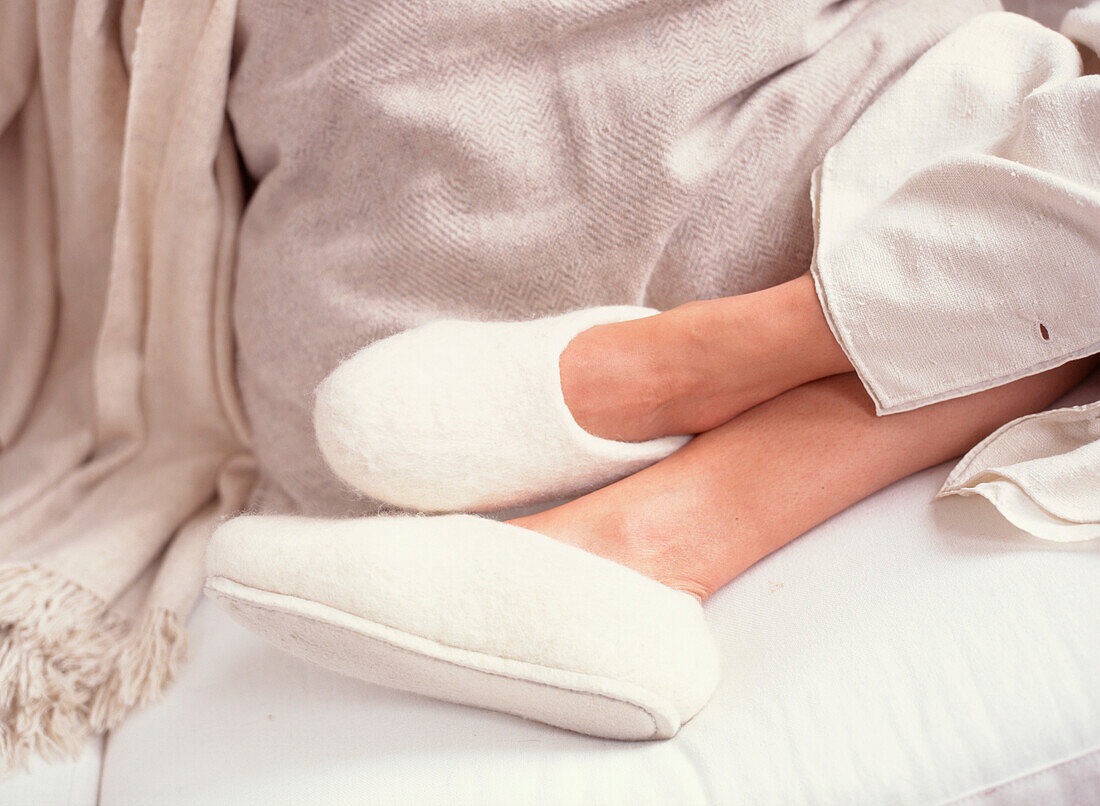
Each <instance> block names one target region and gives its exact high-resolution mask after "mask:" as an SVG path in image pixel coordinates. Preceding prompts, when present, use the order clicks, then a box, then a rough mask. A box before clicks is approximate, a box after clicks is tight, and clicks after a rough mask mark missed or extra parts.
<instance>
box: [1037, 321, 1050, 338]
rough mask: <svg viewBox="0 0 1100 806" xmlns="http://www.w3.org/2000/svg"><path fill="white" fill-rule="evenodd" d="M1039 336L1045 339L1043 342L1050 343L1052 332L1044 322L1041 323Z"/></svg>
mask: <svg viewBox="0 0 1100 806" xmlns="http://www.w3.org/2000/svg"><path fill="white" fill-rule="evenodd" d="M1039 335H1040V336H1042V337H1043V341H1050V331H1049V330H1047V326H1046V325H1044V324H1043V323H1042V322H1040V323H1039Z"/></svg>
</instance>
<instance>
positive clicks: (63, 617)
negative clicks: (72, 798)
mask: <svg viewBox="0 0 1100 806" xmlns="http://www.w3.org/2000/svg"><path fill="white" fill-rule="evenodd" d="M185 654H186V633H185V631H184V629H183V625H182V623H181V621H180V619H179V617H178V616H177V615H176V614H175V613H173V612H171V611H169V610H166V609H164V608H155V609H152V610H150V611H148V612H146V613H145V615H144V616H143V617H142V618H141V620H140V621H137V622H136V623H130V622H128V621H126V620H125V619H122V618H120V617H118V616H117V615H116V614H114V613H113V612H111V610H110V608H109V607H108V606H107V604H106V603H105V602H104V601H103V600H102V599H100V598H99V597H98V596H96V595H95V594H94V593H92V592H91V591H88V590H87V589H85V588H82V587H81V586H79V585H77V584H76V583H75V582H73V581H71V580H69V579H66V578H64V577H62V576H61V575H59V574H57V573H55V572H53V571H50V570H48V569H45V568H41V567H39V566H36V565H33V564H18V565H15V564H13V565H6V566H0V775H3V774H7V773H10V772H12V771H14V770H17V769H23V768H25V767H26V766H27V764H28V763H29V761H30V759H31V758H32V757H33V756H35V755H38V756H41V757H42V758H44V759H45V760H47V761H60V760H64V759H72V758H75V757H76V756H77V755H78V754H79V753H80V751H81V749H82V748H83V746H84V742H85V740H86V738H87V736H88V735H89V734H91V733H100V732H102V731H105V730H108V729H110V728H112V727H114V726H115V725H117V724H118V723H119V722H120V721H121V720H122V718H123V717H125V716H126V714H127V713H129V712H130V710H131V709H133V708H134V707H137V706H142V705H147V704H149V703H151V702H153V701H155V700H157V699H159V698H160V697H161V696H162V695H163V693H164V691H165V689H166V688H167V687H168V686H169V685H170V684H171V683H172V682H173V681H174V680H175V677H176V673H177V671H178V669H179V666H180V663H181V661H182V659H183V657H184V655H185Z"/></svg>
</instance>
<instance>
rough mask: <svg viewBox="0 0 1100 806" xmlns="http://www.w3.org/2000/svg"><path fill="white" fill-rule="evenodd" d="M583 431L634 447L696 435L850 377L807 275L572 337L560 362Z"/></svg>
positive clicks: (564, 387) (569, 399)
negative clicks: (827, 380) (792, 392)
mask: <svg viewBox="0 0 1100 806" xmlns="http://www.w3.org/2000/svg"><path fill="white" fill-rule="evenodd" d="M560 370H561V381H562V391H563V393H564V395H565V401H566V405H567V406H568V407H569V409H570V411H571V412H572V413H573V416H574V418H575V419H576V420H577V422H578V423H579V424H580V425H581V427H582V428H584V429H585V430H587V431H589V432H591V433H593V434H595V435H597V436H601V437H606V438H609V439H622V440H626V441H642V440H646V439H652V438H654V437H659V436H666V435H669V434H685V433H701V432H703V431H707V430H709V429H711V428H715V427H717V426H719V425H721V424H722V423H724V422H726V421H728V420H729V419H731V418H732V417H734V416H736V415H737V414H739V413H740V412H742V411H744V410H746V409H748V408H751V407H752V406H755V405H757V404H759V403H762V402H764V401H765V400H769V399H771V398H772V397H775V396H776V395H779V394H782V393H783V392H785V391H787V390H788V389H792V388H794V387H795V386H800V385H802V384H804V383H808V382H810V381H814V380H817V379H818V378H822V377H827V376H829V375H834V374H838V373H841V372H849V371H851V365H850V364H849V362H848V359H847V357H846V356H845V354H844V352H843V350H841V348H840V346H839V345H838V344H837V342H836V340H835V339H834V338H833V336H832V333H831V331H830V330H829V326H828V323H827V322H826V320H825V316H824V314H823V313H822V311H821V307H820V305H819V303H818V299H817V294H816V291H815V290H814V286H813V281H812V279H811V278H810V276H809V275H808V274H806V275H803V276H802V277H799V278H797V279H795V280H792V281H790V282H788V283H783V284H781V285H779V286H775V287H773V288H768V289H765V290H763V291H759V292H754V293H752V294H745V295H741V296H737V297H725V298H721V299H714V300H703V301H698V302H689V303H686V304H684V305H680V306H678V307H676V308H673V309H671V310H669V311H665V312H664V313H661V314H658V315H656V316H651V317H646V318H643V319H635V320H630V321H627V322H620V323H614V324H609V325H601V326H599V327H595V328H592V329H590V330H588V331H585V332H584V333H581V334H579V335H578V336H577V337H576V338H575V339H573V341H572V342H571V343H570V344H569V345H568V346H567V347H566V349H565V350H564V351H563V353H562V356H561V360H560Z"/></svg>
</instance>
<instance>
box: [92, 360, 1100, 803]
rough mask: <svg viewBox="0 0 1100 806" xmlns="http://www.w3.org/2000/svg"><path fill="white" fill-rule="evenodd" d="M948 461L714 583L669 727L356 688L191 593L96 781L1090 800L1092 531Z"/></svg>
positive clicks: (486, 793) (276, 788) (669, 799)
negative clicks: (188, 657)
mask: <svg viewBox="0 0 1100 806" xmlns="http://www.w3.org/2000/svg"><path fill="white" fill-rule="evenodd" d="M1089 386H1090V387H1091V388H1092V389H1091V390H1092V391H1093V392H1095V391H1097V388H1096V387H1098V386H1100V375H1096V376H1094V377H1093V378H1092V380H1091V381H1090V383H1089ZM1088 391H1089V390H1081V391H1079V392H1078V393H1077V395H1075V397H1082V398H1083V397H1086V396H1087V394H1088ZM1071 402H1072V401H1071ZM946 470H947V467H946V466H942V467H938V468H933V469H931V470H928V471H925V472H923V473H920V474H917V475H916V476H913V477H911V478H909V479H906V480H905V481H903V482H900V483H898V484H895V485H894V486H892V487H890V488H888V489H886V490H883V491H881V492H880V493H878V494H876V495H875V496H872V497H871V498H869V499H867V500H866V501H864V502H862V503H860V504H858V505H857V506H855V507H852V508H851V509H849V510H847V511H846V512H844V513H842V514H841V515H839V516H837V517H835V518H833V519H832V520H830V521H829V522H827V523H825V524H823V525H821V526H820V527H818V528H817V529H815V530H813V531H812V532H811V533H809V534H807V535H806V536H804V537H803V538H801V539H800V540H798V541H795V543H793V544H792V545H790V546H789V547H787V548H785V549H783V550H782V551H780V552H778V553H776V554H774V555H773V556H771V557H769V558H768V559H766V560H765V561H763V562H761V563H759V564H758V565H757V566H756V567H754V568H752V569H751V570H750V571H749V572H747V573H746V574H744V575H743V576H742V577H740V578H739V579H738V580H736V581H735V582H733V583H732V584H731V585H729V586H727V587H726V588H725V589H724V590H723V591H721V592H720V593H719V594H718V595H717V596H715V597H714V598H713V599H712V600H711V601H710V602H709V603H708V605H707V616H708V619H709V620H710V621H711V623H712V624H713V626H714V628H715V630H716V632H717V634H718V635H719V641H720V644H721V646H722V648H723V650H724V661H725V679H724V682H723V684H722V685H721V686H720V688H719V690H718V693H717V694H716V695H715V698H714V700H713V701H712V702H711V704H710V705H709V706H708V707H707V708H706V709H705V710H704V711H703V713H702V714H701V715H700V716H699V717H697V718H696V719H695V720H694V721H693V722H691V723H690V724H689V725H687V726H686V727H685V728H684V730H683V731H682V732H681V733H680V735H679V736H678V737H677V738H675V739H673V740H672V741H669V742H665V743H653V744H620V743H616V742H609V741H600V740H596V739H591V738H587V737H583V736H577V735H573V734H568V733H564V732H561V731H558V730H555V729H552V728H547V727H544V726H542V725H537V724H528V723H524V722H521V721H519V720H517V719H514V718H511V717H507V716H502V715H499V714H493V713H488V712H484V711H478V710H474V709H469V708H464V707H461V706H455V705H449V704H444V703H438V702H434V701H429V700H425V699H419V698H416V697H412V696H408V695H402V694H397V693H392V692H389V691H384V690H381V689H377V688H371V687H368V686H365V685H363V684H360V683H358V682H356V681H353V680H350V679H345V678H341V677H339V676H337V675H335V674H332V673H329V672H325V671H323V670H321V669H318V668H314V667H312V666H310V665H308V664H306V663H304V662H302V661H299V660H297V659H295V658H292V657H290V656H286V655H283V654H281V653H279V652H278V651H276V650H275V649H272V648H269V647H268V646H267V645H265V644H264V643H262V642H261V641H260V640H259V639H257V638H254V637H253V636H252V635H250V634H249V633H247V632H245V631H244V630H243V629H241V628H240V627H238V626H236V625H235V624H234V623H233V622H231V621H230V620H229V619H228V617H226V616H224V615H223V614H222V613H220V612H219V611H217V610H216V609H215V608H214V607H212V606H211V605H210V603H209V602H204V603H203V604H202V605H201V606H200V608H199V609H198V611H197V612H196V614H195V616H194V617H193V619H192V622H191V626H192V629H193V630H194V659H193V662H192V663H191V665H190V666H189V667H188V668H187V670H186V671H185V673H184V675H183V677H182V679H181V680H180V682H179V684H178V685H177V687H176V689H175V690H174V691H173V692H172V694H171V695H170V696H169V697H168V699H167V700H166V701H165V702H164V703H162V704H161V705H159V706H157V707H155V708H153V709H150V710H149V711H147V712H145V713H141V714H138V715H137V716H135V717H134V718H133V719H131V720H130V721H129V722H127V723H126V724H125V725H124V726H123V727H122V728H121V729H120V730H118V731H116V732H115V733H114V734H112V735H111V737H110V740H109V742H108V745H107V750H106V758H105V767H104V772H103V780H102V799H101V801H100V803H101V804H102V806H123V805H124V804H135V806H136V805H137V804H142V805H144V804H151V803H156V804H162V805H163V806H176V804H179V805H180V806H182V805H183V804H188V805H189V806H197V805H198V804H211V805H212V806H213V805H214V804H218V806H229V805H230V804H257V806H259V805H260V804H263V805H264V806H278V804H297V803H326V804H352V803H355V804H360V803H369V804H436V803H439V804H477V806H492V804H508V805H509V806H517V805H518V804H538V805H539V806H556V804H620V803H621V804H624V806H642V805H643V804H684V806H690V805H691V804H815V805H818V804H819V805H820V806H828V804H897V805H898V806H903V804H941V803H952V802H955V801H956V800H959V799H961V800H960V801H959V802H962V803H967V804H989V803H993V804H1015V803H1039V802H1041V803H1052V804H1059V803H1061V804H1088V803H1094V802H1097V803H1100V675H1097V673H1096V670H1097V669H1098V668H1100V607H1097V599H1096V597H1097V592H1098V591H1100V545H1098V544H1097V543H1096V542H1095V541H1093V542H1091V543H1084V544H1068V545H1060V544H1052V543H1049V542H1044V541H1039V540H1035V539H1032V538H1029V537H1026V536H1024V535H1022V534H1021V533H1018V532H1016V531H1015V530H1014V529H1013V528H1012V527H1010V526H1008V525H1006V524H1005V523H1004V522H1003V520H1001V519H1000V518H999V517H998V516H997V515H996V513H995V512H994V511H993V509H992V508H991V507H989V506H988V505H987V504H984V503H982V502H978V501H976V500H970V501H960V500H948V501H940V502H935V503H933V502H932V501H931V497H932V495H933V494H934V493H935V491H936V489H937V487H938V485H939V484H940V483H941V482H942V480H943V477H944V474H945V473H946Z"/></svg>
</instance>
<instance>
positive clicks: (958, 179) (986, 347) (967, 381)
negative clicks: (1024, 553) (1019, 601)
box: [812, 2, 1100, 540]
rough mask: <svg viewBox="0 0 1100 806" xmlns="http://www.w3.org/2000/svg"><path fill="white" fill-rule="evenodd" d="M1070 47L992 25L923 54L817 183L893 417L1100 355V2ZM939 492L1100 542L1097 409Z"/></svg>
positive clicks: (825, 249)
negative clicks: (1094, 64) (1090, 70)
mask: <svg viewBox="0 0 1100 806" xmlns="http://www.w3.org/2000/svg"><path fill="white" fill-rule="evenodd" d="M1062 30H1063V33H1064V34H1065V35H1062V34H1059V33H1057V32H1055V31H1052V30H1050V29H1047V28H1044V27H1043V26H1041V25H1039V24H1038V23H1036V22H1034V21H1032V20H1029V19H1027V18H1024V17H1020V16H1017V15H1015V14H1007V13H994V14H986V15H983V16H981V17H978V18H976V19H974V20H973V21H972V22H970V23H968V24H967V25H965V26H963V27H962V28H960V29H958V30H957V31H955V32H954V33H952V34H951V35H950V36H948V37H947V38H946V39H944V40H943V41H942V42H940V43H939V44H938V45H936V46H935V47H934V48H932V49H931V50H930V51H928V53H927V54H925V55H924V56H923V57H922V58H921V59H920V60H919V61H918V62H917V63H916V64H915V65H914V66H913V67H912V69H910V70H909V71H908V72H907V73H906V74H905V75H904V76H903V77H902V78H901V79H899V81H898V82H897V83H896V84H894V85H893V86H892V87H891V88H890V89H889V90H888V91H887V92H886V93H884V94H883V95H882V97H881V98H879V99H878V100H877V101H876V102H875V104H874V105H872V107H871V108H870V109H869V110H868V111H867V112H866V113H865V114H864V115H863V116H862V117H861V118H860V120H859V121H858V122H857V123H856V125H855V126H854V127H853V128H852V129H851V131H850V132H849V133H848V134H847V135H846V136H845V137H844V139H843V140H841V142H840V143H838V144H837V145H836V146H835V147H834V148H833V149H831V150H830V151H829V152H828V154H827V155H826V157H825V159H824V161H823V163H822V164H821V166H820V167H819V168H818V169H817V171H816V172H815V174H814V177H813V183H812V193H813V201H814V218H815V235H816V246H815V254H814V260H813V265H812V271H813V275H814V280H815V283H816V284H817V290H818V295H819V297H820V299H821V303H822V307H823V309H824V311H825V315H826V318H827V319H828V320H829V324H830V327H831V328H832V330H833V333H834V335H835V336H836V338H837V340H838V341H839V342H840V344H841V346H842V347H843V349H844V350H845V352H846V353H847V355H848V357H849V359H850V360H851V362H852V364H853V366H854V367H855V370H856V372H857V373H858V375H859V377H860V379H861V380H862V382H863V384H864V386H865V388H866V389H867V391H868V393H869V394H870V396H871V398H872V399H873V400H874V403H875V407H876V410H877V411H878V413H879V414H889V413H893V412H900V411H906V410H908V409H913V408H917V407H920V406H924V405H927V404H930V403H934V402H937V401H941V400H946V399H948V398H953V397H959V396H962V395H967V394H971V393H974V392H977V391H980V390H982V389H987V388H990V387H993V386H998V385H1001V384H1004V383H1007V382H1009V381H1012V380H1015V379H1018V378H1022V377H1025V376H1027V375H1032V374H1035V373H1037V372H1041V371H1043V370H1045V369H1049V368H1052V367H1055V366H1058V365H1059V364H1063V363H1065V362H1067V361H1069V360H1072V359H1074V358H1079V357H1082V356H1086V355H1090V354H1093V353H1096V352H1100V76H1096V75H1087V74H1086V71H1085V69H1084V67H1083V63H1082V58H1081V54H1080V52H1079V51H1078V49H1077V47H1076V46H1075V45H1074V42H1073V41H1071V39H1070V38H1069V37H1071V36H1072V37H1073V38H1074V39H1076V40H1077V41H1080V42H1082V43H1083V44H1084V45H1085V46H1087V47H1091V48H1093V49H1096V48H1097V47H1098V46H1100V2H1093V3H1092V4H1090V5H1089V6H1088V7H1086V8H1083V9H1078V10H1076V11H1073V12H1071V13H1070V15H1069V16H1067V18H1066V21H1065V23H1064V24H1063V28H1062ZM940 494H941V495H946V494H964V495H966V494H970V495H981V496H984V497H985V498H987V499H989V500H990V501H991V502H992V503H993V504H994V505H995V506H996V507H997V508H998V509H999V510H1000V511H1001V512H1002V514H1004V516H1005V517H1006V518H1007V519H1008V520H1009V521H1011V522H1013V523H1014V524H1016V525H1017V526H1019V527H1020V528H1023V529H1025V530H1026V531H1028V532H1031V533H1032V534H1034V535H1037V536H1039V537H1044V538H1048V539H1054V540H1083V539H1091V538H1095V537H1098V536H1100V403H1097V404H1094V405H1091V406H1081V407H1075V408H1071V409H1062V410H1058V411H1054V412H1046V413H1043V414H1039V415H1033V416H1031V417H1025V418H1021V419H1019V420H1017V421H1015V422H1013V423H1009V424H1008V425H1006V426H1005V427H1004V428H1001V429H1000V430H998V431H997V432H996V433H994V434H993V435H991V436H990V437H989V438H987V439H986V440H984V441H983V442H982V443H981V444H980V445H978V446H976V447H975V448H974V449H973V450H972V451H970V453H968V454H967V456H966V457H965V458H964V459H963V461H962V462H961V463H960V464H959V465H958V466H957V467H956V468H955V470H954V471H953V472H952V473H951V475H950V477H949V478H948V481H947V483H946V484H945V485H944V488H943V490H941V493H940Z"/></svg>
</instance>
